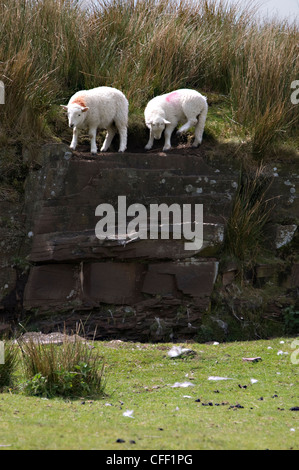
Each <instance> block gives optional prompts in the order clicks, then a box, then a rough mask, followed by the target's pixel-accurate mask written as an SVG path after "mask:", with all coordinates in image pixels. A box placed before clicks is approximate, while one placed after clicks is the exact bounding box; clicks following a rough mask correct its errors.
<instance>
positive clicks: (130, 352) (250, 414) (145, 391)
mask: <svg viewBox="0 0 299 470" xmlns="http://www.w3.org/2000/svg"><path fill="white" fill-rule="evenodd" d="M280 341H281V339H279V338H278V339H275V340H268V341H256V342H239V343H238V342H236V343H226V344H219V345H213V344H191V345H184V347H190V348H192V349H193V350H195V351H196V353H197V355H196V356H194V357H193V358H191V357H189V358H185V359H170V358H169V357H168V356H167V351H168V350H169V349H170V347H171V345H170V344H155V345H153V344H138V343H136V344H134V343H118V342H114V343H113V342H112V343H109V342H99V343H96V347H98V348H99V349H100V351H101V352H102V353H103V354H104V355H105V357H106V362H107V366H106V379H107V384H106V393H107V396H106V397H105V398H103V399H99V400H84V401H82V400H80V399H79V400H75V401H64V400H61V399H51V400H45V399H41V398H35V397H25V396H23V395H21V394H14V393H11V394H8V393H4V394H2V395H0V416H1V428H0V445H2V446H7V447H3V449H11V450H12V449H102V450H103V449H110V450H112V449H116V450H120V449H122V450H128V449H131V450H141V449H149V450H174V449H177V450H192V449H193V450H196V449H214V450H216V449H261V450H262V449H298V432H299V422H298V413H297V412H296V411H291V410H290V408H292V407H295V406H298V405H299V403H298V394H297V391H298V364H295V363H294V364H293V363H292V360H293V362H298V361H297V358H296V355H293V356H292V353H294V351H295V350H294V345H293V347H292V342H293V339H292V338H287V339H286V338H284V339H283V341H284V344H280ZM269 347H271V348H272V349H268V348H269ZM279 350H282V351H284V352H287V353H288V354H283V355H277V352H278V351H279ZM256 356H261V357H262V361H261V362H258V363H254V364H250V363H246V362H243V361H242V358H243V357H256ZM212 375H214V376H222V377H230V378H231V379H232V380H227V381H218V382H213V381H209V380H208V377H209V376H212ZM252 378H254V379H256V380H258V382H256V383H254V384H252V383H251V379H252ZM185 381H190V382H191V383H193V384H194V386H192V387H188V388H172V387H171V385H173V384H174V383H175V382H185ZM239 385H241V386H242V387H244V386H246V387H247V388H240V387H239ZM186 396H188V397H190V398H187V397H186ZM197 399H200V400H201V401H200V402H196V401H195V400H197ZM203 403H204V404H208V403H212V404H213V406H212V405H206V406H204V405H203ZM217 403H218V404H219V406H217V405H216V404H217ZM237 404H238V405H241V406H243V408H237V407H235V405H237ZM108 405H109V406H108ZM126 410H133V418H129V417H124V416H123V412H124V411H126ZM117 439H123V440H124V441H125V442H123V443H117V442H116V440H117ZM130 441H134V442H130Z"/></svg>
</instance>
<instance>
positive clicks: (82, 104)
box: [61, 86, 129, 154]
mask: <svg viewBox="0 0 299 470" xmlns="http://www.w3.org/2000/svg"><path fill="white" fill-rule="evenodd" d="M61 106H62V107H63V108H64V109H66V110H67V114H68V121H69V126H70V127H71V128H73V139H72V142H71V145H70V148H71V149H72V150H75V149H76V147H77V143H78V135H79V129H84V128H88V132H89V136H90V144H91V148H90V151H91V153H92V154H96V153H97V144H96V134H97V129H98V128H100V129H107V135H106V138H105V141H104V143H103V145H102V148H101V152H106V151H107V150H108V149H109V147H110V144H111V142H112V139H113V137H114V136H115V134H116V132H117V131H118V132H119V136H120V145H119V152H124V151H125V150H126V148H127V129H128V110H129V104H128V100H127V98H126V97H125V95H124V94H123V93H122V92H121V91H119V90H117V89H116V88H111V87H106V86H102V87H98V88H92V89H91V90H81V91H78V92H77V93H75V94H74V95H73V96H72V97H71V99H70V100H69V102H68V105H67V106H64V105H61Z"/></svg>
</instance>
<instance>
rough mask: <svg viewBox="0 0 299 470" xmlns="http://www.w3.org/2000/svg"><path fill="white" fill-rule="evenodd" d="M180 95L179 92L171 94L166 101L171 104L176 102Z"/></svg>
mask: <svg viewBox="0 0 299 470" xmlns="http://www.w3.org/2000/svg"><path fill="white" fill-rule="evenodd" d="M178 95H179V93H178V92H177V91H173V92H172V93H169V95H167V96H166V101H168V103H171V102H172V101H176V100H177V98H178Z"/></svg>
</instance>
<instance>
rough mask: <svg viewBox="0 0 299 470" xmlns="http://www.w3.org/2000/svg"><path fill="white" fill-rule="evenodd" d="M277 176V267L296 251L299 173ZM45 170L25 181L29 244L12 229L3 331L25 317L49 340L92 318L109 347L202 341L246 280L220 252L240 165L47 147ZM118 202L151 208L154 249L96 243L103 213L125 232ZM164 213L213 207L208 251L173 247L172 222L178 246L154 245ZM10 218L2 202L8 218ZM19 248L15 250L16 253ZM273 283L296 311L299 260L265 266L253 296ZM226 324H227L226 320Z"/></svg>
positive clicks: (175, 154)
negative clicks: (208, 319) (207, 319)
mask: <svg viewBox="0 0 299 470" xmlns="http://www.w3.org/2000/svg"><path fill="white" fill-rule="evenodd" d="M277 167H278V166H276V167H275V168H274V169H273V184H272V186H271V196H272V197H273V196H275V197H276V196H279V203H278V206H277V207H276V208H275V211H274V214H273V217H272V225H271V234H272V235H271V239H272V245H273V246H272V250H273V256H274V257H275V256H276V255H275V254H276V251H277V250H278V249H281V247H285V246H287V245H288V244H290V243H293V241H294V239H295V237H296V230H297V225H296V221H297V220H298V218H299V204H298V196H297V195H296V184H297V185H298V174H296V172H295V171H294V172H292V173H290V172H289V171H288V169H287V168H278V169H277ZM36 168H37V169H36V170H35V171H32V172H31V173H30V175H29V177H28V178H27V181H26V188H25V205H24V207H23V208H22V210H21V209H20V210H19V213H20V214H21V216H20V217H19V220H21V221H22V224H23V225H22V230H21V231H20V233H19V235H18V236H15V237H14V238H13V237H11V236H10V235H9V230H8V228H7V224H6V225H5V223H4V222H3V220H2V229H1V230H2V254H1V266H0V282H1V286H0V287H1V289H0V303H1V306H2V317H3V319H4V321H5V316H7V315H8V314H9V313H10V315H11V314H12V313H13V310H14V309H15V310H16V311H19V312H20V311H21V312H22V315H23V317H24V316H25V317H28V318H34V321H38V322H39V325H40V326H41V327H42V328H43V329H45V330H47V331H49V330H50V329H51V328H52V329H54V328H55V326H57V325H59V324H62V323H64V324H66V325H70V326H71V325H74V324H75V323H76V322H78V321H80V319H84V321H85V320H86V322H87V318H88V322H87V323H86V325H87V326H86V328H87V330H88V331H90V332H92V331H94V330H96V332H97V337H98V338H111V337H118V338H123V339H131V340H140V341H143V340H149V339H150V340H170V339H192V338H196V337H197V335H198V334H199V333H200V332H201V331H202V325H203V317H204V316H206V315H207V312H211V300H212V299H213V298H215V294H216V297H217V292H220V291H221V292H222V291H223V292H224V295H223V297H222V299H225V292H226V294H227V293H229V289H230V286H231V285H232V283H233V282H234V279H235V274H236V273H235V267H234V265H233V264H232V265H229V264H225V265H224V264H223V263H222V260H221V248H222V245H223V239H224V233H225V225H226V221H227V220H228V218H229V215H230V211H231V208H232V203H233V200H234V197H235V194H236V189H237V187H238V181H239V175H240V165H239V164H238V163H237V161H235V160H234V159H233V158H231V159H229V160H226V161H224V160H223V159H221V158H220V157H219V158H217V157H215V156H214V157H213V158H208V157H207V156H206V155H205V153H204V151H203V150H202V149H200V150H194V149H190V148H185V149H183V150H175V151H172V152H170V153H168V154H164V153H159V152H157V153H125V154H115V153H108V154H99V155H97V156H96V157H91V156H90V154H88V153H77V152H74V153H72V152H70V150H69V148H68V147H67V146H65V145H63V144H48V145H46V146H44V147H43V148H42V150H41V151H40V153H39V154H38V155H37V158H36ZM119 196H125V197H126V205H127V206H126V207H128V206H130V205H131V204H137V203H138V204H142V205H143V207H144V208H145V209H146V211H147V215H148V236H147V237H146V238H145V239H140V238H138V237H135V238H134V236H132V235H131V236H128V234H127V236H126V234H125V233H122V236H120V237H119V238H118V239H112V238H111V237H110V239H106V240H99V239H98V238H97V237H96V233H95V227H96V224H97V222H98V221H99V217H97V216H96V215H95V210H96V207H97V206H98V205H100V204H110V206H111V207H113V208H114V209H115V220H116V226H117V220H118V215H119V214H118V209H119V201H120V200H119ZM162 203H165V204H166V205H167V206H168V207H169V206H170V205H171V204H178V205H179V207H180V208H183V207H184V204H188V205H191V206H192V210H194V207H195V205H197V204H202V205H203V244H202V246H201V247H200V248H198V249H194V250H186V245H185V243H186V238H185V239H184V238H183V237H181V238H177V239H173V237H172V234H173V225H172V224H171V225H170V239H162V238H161V236H159V237H158V238H156V239H151V238H150V232H149V223H150V208H151V206H152V205H153V204H162ZM10 210H12V208H11V207H10V208H8V207H6V206H5V205H4V204H2V205H1V218H2V219H3V217H2V214H3V213H4V212H5V213H6V214H7V215H8V216H9V214H10V212H9V211H10ZM193 216H194V214H193ZM193 216H192V217H193ZM131 219H132V217H131ZM131 219H130V218H128V220H131ZM192 220H194V219H192ZM122 230H123V229H122ZM182 233H183V227H182ZM14 235H16V234H14ZM10 238H11V239H14V242H13V243H8V244H7V241H8V240H9V239H10ZM3 241H5V243H3ZM8 245H10V246H8ZM16 251H18V252H19V254H20V256H21V257H22V258H23V259H24V260H25V259H26V262H27V263H28V269H27V270H25V271H23V272H22V275H20V273H19V274H18V272H16V269H15V267H14V266H12V263H11V261H10V260H11V257H12V252H14V253H15V252H16ZM284 271H285V272H284ZM267 282H278V283H279V285H280V286H282V287H283V286H284V288H285V293H287V292H289V291H292V300H291V302H293V294H294V289H296V288H297V287H298V286H299V282H298V263H297V260H296V259H295V258H294V259H293V262H292V264H291V265H290V263H289V261H288V263H287V265H283V263H282V261H281V260H279V262H277V263H276V262H274V263H272V264H270V265H269V264H267V263H266V264H265V265H263V264H261V265H259V266H257V267H256V270H255V274H254V283H255V286H254V287H255V288H256V289H260V290H261V289H262V287H263V283H267ZM3 286H5V288H4V287H3ZM18 289H19V291H20V292H19V293H18V292H17V290H18ZM223 301H224V300H223ZM282 306H283V305H282ZM273 308H274V307H273ZM275 308H276V306H275ZM274 310H275V309H274ZM275 311H276V310H275ZM211 316H212V318H214V317H213V314H211ZM216 320H217V321H218V323H217V321H216V323H215V325H216V324H218V326H219V322H221V319H219V318H217V319H216ZM222 329H223V331H224V330H225V327H224V328H222Z"/></svg>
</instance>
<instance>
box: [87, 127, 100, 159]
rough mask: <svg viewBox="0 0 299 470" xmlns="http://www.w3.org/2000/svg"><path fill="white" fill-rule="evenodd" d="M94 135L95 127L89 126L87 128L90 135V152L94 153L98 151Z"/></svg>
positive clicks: (95, 132)
mask: <svg viewBox="0 0 299 470" xmlns="http://www.w3.org/2000/svg"><path fill="white" fill-rule="evenodd" d="M96 136H97V128H96V127H91V128H90V129H89V137H90V152H91V153H92V154H93V155H95V154H96V153H97V151H98V149H97V142H96Z"/></svg>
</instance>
